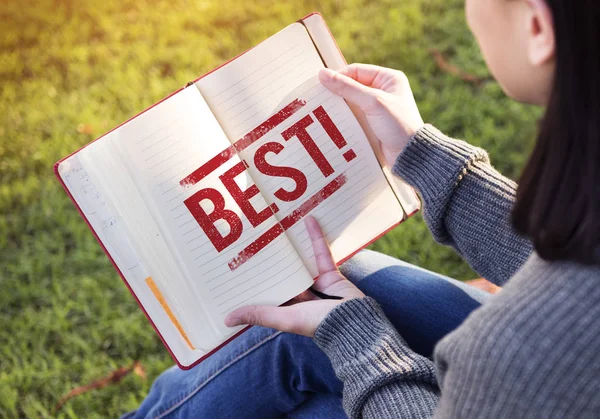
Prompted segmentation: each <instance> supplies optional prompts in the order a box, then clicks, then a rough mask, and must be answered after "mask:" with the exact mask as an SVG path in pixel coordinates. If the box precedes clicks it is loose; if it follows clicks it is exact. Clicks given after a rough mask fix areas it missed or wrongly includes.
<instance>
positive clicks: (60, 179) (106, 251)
mask: <svg viewBox="0 0 600 419" xmlns="http://www.w3.org/2000/svg"><path fill="white" fill-rule="evenodd" d="M313 15H320V13H318V12H313V13H310V14H308V15H306V16H304V17H303V18H302V19H299V20H298V21H297V22H300V23H302V22H303V21H304V20H305V19H307V18H309V17H310V16H313ZM327 29H328V30H329V28H327ZM329 33H330V34H331V31H329ZM331 38H332V40H333V42H334V43H335V45H336V47H337V49H338V50H339V51H340V55H342V54H341V50H340V49H339V46H338V45H337V42H336V41H335V38H333V35H332V36H331ZM253 48H254V47H253ZM251 50H252V48H250V49H248V50H246V51H244V52H242V53H240V54H238V55H237V56H236V57H234V58H232V59H231V60H229V61H226V62H224V63H223V64H221V65H219V66H218V67H216V68H214V69H213V70H211V71H209V72H208V73H206V74H204V75H202V76H200V77H198V78H197V79H195V80H194V81H191V82H189V83H188V85H190V84H192V83H195V82H197V81H198V80H200V79H202V78H204V77H206V76H207V75H209V74H211V73H213V72H214V71H216V70H218V69H219V68H221V67H223V66H225V65H227V64H228V63H230V62H232V61H234V60H236V59H238V58H239V57H241V56H242V55H244V54H246V53H247V52H248V51H251ZM184 88H185V87H182V88H180V89H178V90H176V91H174V92H173V93H171V94H170V95H168V96H166V97H165V98H163V99H162V100H160V101H158V102H156V103H155V104H154V105H152V106H150V107H149V108H147V109H145V110H143V111H142V112H140V113H139V114H137V115H135V116H134V117H132V118H130V119H128V120H127V121H125V122H123V123H122V124H120V125H118V126H116V127H115V128H113V129H112V130H110V131H108V132H106V133H105V134H103V135H102V136H100V137H98V138H96V139H95V140H94V141H92V142H90V143H88V144H86V145H85V146H83V147H81V148H80V149H78V150H76V151H74V152H73V153H71V154H69V155H68V156H66V157H64V158H62V159H61V160H59V161H58V162H56V163H55V164H54V174H55V175H56V177H57V178H58V180H59V182H60V183H61V185H62V187H63V189H64V190H65V192H66V193H67V195H68V196H69V198H70V199H71V201H72V202H73V204H74V205H75V207H76V208H77V211H78V212H79V214H80V215H81V217H82V218H83V219H84V220H85V222H86V223H87V225H88V227H89V228H90V230H91V231H92V233H93V234H94V237H95V238H96V240H97V241H98V243H99V244H100V246H101V247H102V250H103V251H104V253H106V256H107V257H108V259H109V260H110V261H111V263H112V265H113V266H114V268H115V269H116V271H117V272H118V273H119V275H120V277H121V279H122V280H123V282H124V283H125V285H126V286H127V288H128V289H129V292H130V293H131V295H133V297H134V298H135V300H136V302H137V304H138V305H139V307H140V308H141V309H142V311H143V312H144V315H145V316H146V318H147V319H148V320H149V322H150V324H151V325H152V327H153V328H154V330H155V331H156V333H157V334H158V336H159V337H160V339H161V341H162V342H163V344H164V345H165V347H166V348H167V350H168V351H169V354H170V355H171V357H172V358H173V360H174V361H175V363H176V364H177V366H178V367H179V368H181V369H183V370H189V369H191V368H193V367H195V366H196V365H198V364H199V363H200V362H202V361H204V360H205V359H207V358H208V357H210V356H211V355H212V354H214V353H215V352H217V351H218V350H219V349H221V348H222V347H223V346H225V345H227V344H228V343H229V342H231V341H232V340H234V339H235V338H236V337H238V336H240V335H241V334H242V333H244V332H245V331H247V330H248V329H249V328H250V327H251V326H247V327H245V328H244V329H242V330H240V331H239V332H238V333H236V334H235V335H233V336H232V337H230V338H229V339H227V340H226V341H224V342H223V343H222V344H221V345H219V346H218V347H216V348H215V349H213V350H211V351H210V352H208V353H206V354H205V355H203V356H202V357H201V358H199V359H198V360H196V361H194V362H193V363H192V364H190V365H183V364H181V363H180V361H179V359H178V358H177V357H176V356H175V354H174V353H173V351H172V349H171V348H170V347H169V344H168V343H167V341H166V339H165V338H164V337H163V335H162V334H161V332H160V330H159V329H158V327H157V326H156V324H155V323H154V321H153V320H152V318H151V317H150V315H149V313H148V312H147V311H146V309H145V307H144V305H143V304H142V303H141V301H140V299H139V298H138V296H137V295H136V293H135V292H134V290H133V289H132V287H131V285H130V284H129V283H128V281H127V279H126V277H125V275H124V274H123V272H122V271H121V270H120V269H119V267H118V266H117V264H116V262H115V261H114V259H113V257H112V256H111V254H110V252H109V251H108V249H107V248H106V246H105V245H104V243H103V242H102V240H101V239H100V237H99V236H98V234H97V232H96V231H95V229H94V228H93V227H92V225H91V223H90V221H89V220H88V219H87V217H86V216H85V214H84V212H83V211H82V209H81V207H80V206H79V204H78V203H77V201H76V200H75V198H74V197H73V195H72V194H71V192H70V191H69V188H68V187H67V185H66V184H65V181H64V179H63V178H62V177H61V175H60V173H59V166H60V164H61V163H62V162H63V161H65V160H67V159H68V158H69V157H71V156H73V155H75V154H77V153H79V152H80V151H81V150H83V149H84V148H85V147H87V146H89V145H90V144H92V143H93V142H95V141H98V140H100V139H101V138H103V137H105V136H106V135H108V134H109V133H111V132H113V131H114V130H116V129H117V128H119V127H121V126H123V125H125V124H126V123H128V122H129V121H131V120H133V119H135V118H137V117H138V116H140V115H142V114H143V113H145V112H147V111H148V110H150V109H152V108H154V107H155V106H157V105H158V104H159V103H162V102H164V101H165V100H167V99H168V98H170V97H171V96H173V95H175V94H177V93H179V92H180V91H182V90H183V89H184ZM417 211H418V209H417V210H415V211H414V212H412V213H411V214H407V218H408V217H410V216H412V215H414V214H415V213H416V212H417ZM401 223H402V221H400V222H399V223H397V224H395V225H393V226H391V227H390V228H389V229H388V230H386V231H384V232H383V233H381V234H380V235H379V236H377V237H375V238H374V239H372V240H371V241H369V242H368V243H365V244H364V245H363V246H360V247H359V248H357V249H356V250H355V251H353V252H351V253H350V254H349V255H348V256H346V257H344V258H343V259H342V260H340V261H339V262H338V263H337V264H338V265H341V264H342V263H344V262H345V261H347V260H348V259H350V258H351V257H353V256H354V255H355V254H356V253H358V252H359V251H360V250H362V249H364V248H365V247H367V246H369V245H371V244H372V243H374V242H375V241H377V240H378V239H380V238H381V237H383V236H384V235H385V234H387V233H388V232H390V231H391V230H393V229H394V228H396V227H397V226H398V225H399V224H401Z"/></svg>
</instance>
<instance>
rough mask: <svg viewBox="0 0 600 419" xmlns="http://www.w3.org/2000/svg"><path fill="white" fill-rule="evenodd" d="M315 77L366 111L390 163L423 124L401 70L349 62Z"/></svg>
mask: <svg viewBox="0 0 600 419" xmlns="http://www.w3.org/2000/svg"><path fill="white" fill-rule="evenodd" d="M319 80H320V81H321V84H323V86H325V87H326V88H328V89H329V90H331V91H332V92H333V93H335V94H337V95H339V96H341V97H343V98H344V99H346V100H347V101H348V102H350V103H352V104H353V105H356V106H358V107H359V108H360V109H361V110H362V111H363V112H364V113H365V114H366V115H367V120H368V122H369V124H370V125H371V128H372V129H373V132H374V133H375V135H376V136H377V138H378V139H379V141H380V143H381V146H382V147H381V148H382V151H383V154H384V156H385V158H386V160H387V162H388V164H389V165H390V167H391V166H393V165H394V163H395V161H396V157H398V154H400V152H401V151H402V150H403V149H404V147H405V146H406V144H407V143H408V140H409V139H410V137H412V136H413V134H414V133H415V132H417V131H418V130H419V129H420V128H421V127H422V126H423V125H424V124H423V119H421V115H420V113H419V109H418V108H417V104H416V103H415V98H414V96H413V94H412V90H411V89H410V84H409V82H408V79H407V78H406V76H405V75H404V73H403V72H401V71H398V70H392V69H390V68H384V67H378V66H375V65H368V64H350V65H348V66H346V67H344V68H343V69H341V70H340V71H339V72H337V71H333V70H330V69H328V68H326V69H323V70H321V72H320V73H319Z"/></svg>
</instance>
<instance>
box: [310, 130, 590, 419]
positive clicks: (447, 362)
mask: <svg viewBox="0 0 600 419" xmlns="http://www.w3.org/2000/svg"><path fill="white" fill-rule="evenodd" d="M394 173H395V174H396V175H398V176H400V177H402V178H403V179H404V180H405V181H407V182H408V183H409V184H411V185H412V186H414V187H415V188H416V189H417V190H418V191H419V193H420V195H421V197H422V199H423V203H424V217H425V220H426V222H427V224H428V226H429V227H430V229H431V231H432V233H433V235H434V237H435V238H436V240H438V241H439V242H441V243H444V244H448V245H451V246H453V247H454V248H455V249H456V250H457V251H458V252H459V253H460V254H461V255H462V256H463V257H464V258H465V259H466V260H467V261H468V262H469V263H470V264H471V266H472V267H473V268H474V269H475V270H477V271H478V272H479V273H480V274H481V275H482V276H483V277H485V278H487V279H489V280H490V281H492V282H494V283H496V284H498V285H503V286H504V288H503V290H502V291H501V292H500V293H499V294H497V295H495V296H493V297H491V298H490V299H489V301H488V302H486V303H485V304H484V305H483V306H482V307H480V308H479V309H477V310H476V311H475V312H473V313H472V314H471V315H470V316H469V317H468V318H467V319H466V320H465V321H464V323H463V324H462V325H461V326H460V327H459V328H458V329H457V330H455V331H454V332H452V333H450V334H449V335H448V336H446V337H445V338H444V339H443V340H442V341H441V342H439V343H438V345H437V347H436V349H435V353H434V361H431V360H430V359H428V358H424V357H422V356H420V355H418V354H416V353H415V352H413V351H412V350H411V349H410V347H408V345H407V344H406V343H405V341H404V340H403V339H402V337H401V336H400V335H399V334H398V332H397V331H396V330H395V329H394V328H393V326H392V325H391V324H390V323H389V321H388V320H387V319H386V318H385V315H384V314H383V312H382V311H381V309H380V307H379V306H378V305H377V303H376V302H375V301H374V300H372V299H370V298H368V297H367V298H362V299H355V300H350V301H348V302H345V303H343V304H341V305H339V306H338V307H336V308H335V309H334V310H333V311H332V312H331V313H330V314H329V315H328V316H327V317H326V318H325V320H324V321H323V322H322V323H321V324H320V325H319V327H318V329H317V331H316V334H315V341H316V342H317V344H318V345H319V346H320V347H321V348H322V349H323V351H324V352H325V353H326V354H327V355H328V356H329V358H330V360H331V362H332V364H333V367H334V369H335V372H336V374H337V376H338V377H339V378H340V379H341V380H342V381H343V382H344V408H345V410H346V412H347V413H348V415H349V416H350V417H352V418H360V417H368V418H371V417H373V418H388V417H389V418H400V417H408V418H428V417H431V416H435V417H439V418H446V417H452V418H511V419H514V418H532V417H541V418H566V417H570V418H571V417H572V418H588V417H589V418H592V417H594V418H598V417H600V267H598V266H596V267H591V266H583V265H578V264H575V263H568V262H553V263H550V262H546V261H544V260H542V259H541V258H540V257H538V256H537V255H536V254H535V253H532V247H531V244H530V243H529V242H528V241H527V240H524V239H523V238H520V237H519V236H517V235H516V234H515V233H514V232H513V230H512V229H511V226H510V224H509V213H510V210H511V207H512V205H513V201H514V196H515V187H516V185H515V184H514V183H513V182H511V181H510V180H508V179H506V178H503V177H502V176H501V175H500V174H498V173H497V172H496V171H495V170H494V169H493V168H492V167H491V166H490V163H489V160H488V157H487V154H486V153H485V152H484V151H483V150H481V149H478V148H475V147H472V146H470V145H468V144H466V143H464V142H462V141H458V140H453V139H450V138H448V137H445V136H444V135H443V134H442V133H440V132H439V131H438V130H436V129H435V128H433V127H432V126H430V125H428V126H425V127H424V128H423V129H421V130H420V131H419V132H418V133H417V134H416V135H415V136H414V137H413V138H412V139H411V140H410V142H409V144H408V146H407V147H406V149H405V150H404V151H403V152H402V154H401V155H400V156H399V157H398V160H397V161H396V164H395V166H394ZM599 216H600V215H599Z"/></svg>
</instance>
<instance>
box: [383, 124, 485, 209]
mask: <svg viewBox="0 0 600 419" xmlns="http://www.w3.org/2000/svg"><path fill="white" fill-rule="evenodd" d="M475 162H484V163H489V157H488V155H487V153H486V152H485V151H484V150H483V149H481V148H478V147H474V146H472V145H470V144H468V143H466V142H464V141H460V140H455V139H453V138H449V137H447V136H445V135H444V134H442V133H441V132H440V131H439V130H438V129H437V128H435V127H434V126H432V125H429V124H427V125H425V126H424V127H423V128H421V129H420V130H419V131H417V132H416V133H415V134H414V135H413V136H412V138H411V139H410V141H409V142H408V144H407V146H406V147H405V148H404V150H403V151H402V152H401V153H400V155H399V156H398V158H397V159H396V163H395V164H394V167H393V168H392V171H393V173H394V174H395V175H397V176H399V177H401V178H402V179H404V181H405V182H406V183H408V184H409V185H411V186H412V187H414V188H415V189H416V190H417V191H418V192H419V194H420V195H421V197H422V198H423V201H424V202H425V204H427V202H432V201H434V200H435V201H438V200H439V199H444V198H446V199H447V198H448V197H449V196H450V195H451V194H452V191H453V190H454V189H455V188H456V187H457V186H458V184H459V182H460V181H461V180H462V178H463V177H464V176H465V175H466V174H467V171H468V169H469V168H470V166H471V165H472V164H473V163H475Z"/></svg>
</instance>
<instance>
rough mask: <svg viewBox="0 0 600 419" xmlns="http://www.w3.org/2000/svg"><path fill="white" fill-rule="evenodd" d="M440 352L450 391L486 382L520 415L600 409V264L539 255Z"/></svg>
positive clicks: (485, 385) (443, 375) (442, 378)
mask: <svg viewBox="0 0 600 419" xmlns="http://www.w3.org/2000/svg"><path fill="white" fill-rule="evenodd" d="M435 357H436V363H437V365H438V368H439V373H440V377H439V378H440V381H441V384H442V386H443V388H444V390H446V389H451V390H449V391H450V392H455V391H457V390H456V389H458V388H460V387H461V386H463V385H465V382H463V381H465V380H466V381H467V382H471V383H478V384H477V385H479V386H482V388H485V389H486V391H489V392H492V393H494V394H500V395H502V400H504V402H505V403H506V404H505V407H506V408H507V409H512V408H514V409H516V410H515V411H514V413H515V414H516V415H517V416H519V415H520V414H524V413H526V412H529V413H531V414H533V415H535V410H531V409H533V408H534V407H537V408H540V409H541V408H544V406H546V408H547V407H548V406H552V407H553V408H556V409H563V408H564V407H565V406H570V407H571V409H574V410H573V412H574V411H577V412H580V413H581V412H583V411H582V410H580V408H581V409H584V410H585V411H586V412H587V411H588V410H587V409H588V408H592V407H593V408H594V409H600V401H598V402H592V401H591V400H592V399H594V400H598V398H597V396H596V395H594V394H592V392H590V391H591V390H590V389H594V388H598V386H600V374H598V373H597V365H599V362H600V267H598V266H596V267H591V266H584V265H579V264H576V263H570V262H547V261H544V260H542V259H540V258H539V257H538V256H537V255H536V254H533V255H532V256H531V258H530V259H529V260H528V261H527V263H526V264H525V265H524V266H523V267H522V268H521V269H520V270H519V271H518V272H517V274H515V276H514V277H513V278H512V279H511V280H510V281H509V282H508V283H507V284H506V286H505V287H504V288H503V290H502V291H501V292H500V293H498V294H497V295H495V296H493V297H492V298H490V300H489V301H488V302H486V303H485V304H484V305H483V306H482V307H481V308H479V309H478V310H476V311H474V312H473V313H472V314H471V315H470V316H469V317H468V318H467V319H466V320H465V322H464V323H463V324H462V325H461V326H460V327H459V328H458V329H457V330H456V331H455V332H453V333H451V334H450V335H448V336H447V337H446V338H444V339H443V340H442V341H441V342H440V344H439V345H438V347H437V348H436V353H435ZM457 371H460V373H456V372H457ZM457 377H460V382H457V381H456V379H457ZM588 393H589V394H588ZM494 397H495V396H494ZM586 397H590V399H586ZM594 403H596V405H595V406H592V405H593V404H594ZM544 411H547V410H545V408H544ZM566 413H567V416H570V414H571V413H572V412H566ZM525 416H527V415H525ZM559 416H560V415H559Z"/></svg>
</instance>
